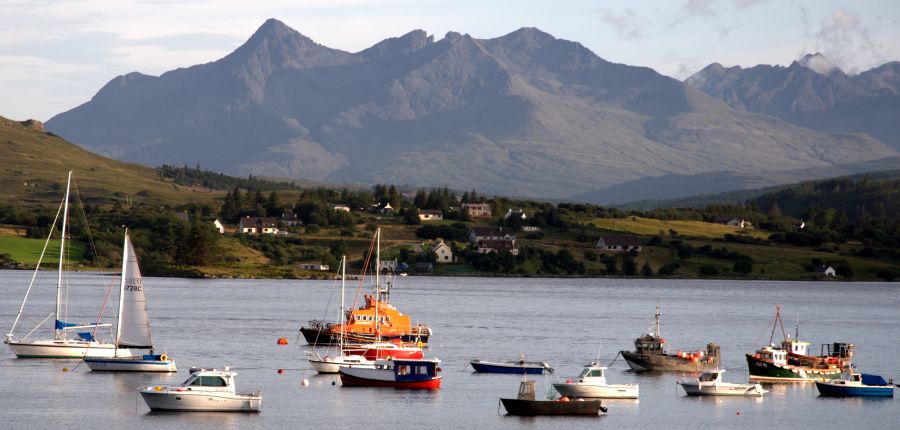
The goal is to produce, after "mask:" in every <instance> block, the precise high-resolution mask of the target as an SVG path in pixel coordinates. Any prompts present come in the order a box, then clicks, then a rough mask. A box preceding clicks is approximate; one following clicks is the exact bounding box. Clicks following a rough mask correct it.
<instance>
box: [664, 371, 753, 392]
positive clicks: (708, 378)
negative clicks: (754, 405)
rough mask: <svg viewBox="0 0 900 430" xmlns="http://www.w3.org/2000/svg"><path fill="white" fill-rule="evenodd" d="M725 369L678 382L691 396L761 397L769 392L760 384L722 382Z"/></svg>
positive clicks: (707, 372)
mask: <svg viewBox="0 0 900 430" xmlns="http://www.w3.org/2000/svg"><path fill="white" fill-rule="evenodd" d="M724 372H725V369H716V370H709V371H706V372H703V373H701V374H700V376H699V377H697V378H693V379H683V380H681V381H678V382H676V383H677V384H678V385H681V388H684V392H685V393H687V395H689V396H750V397H761V396H762V395H763V394H766V393H768V391H766V390H763V388H762V385H760V384H759V383H758V382H757V383H753V384H733V383H730V382H724V381H722V373H724Z"/></svg>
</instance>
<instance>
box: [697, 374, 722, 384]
mask: <svg viewBox="0 0 900 430" xmlns="http://www.w3.org/2000/svg"><path fill="white" fill-rule="evenodd" d="M718 375H719V374H718V373H715V372H704V373H703V374H701V375H700V381H701V382H712V381H715V380H716V377H717V376H718Z"/></svg>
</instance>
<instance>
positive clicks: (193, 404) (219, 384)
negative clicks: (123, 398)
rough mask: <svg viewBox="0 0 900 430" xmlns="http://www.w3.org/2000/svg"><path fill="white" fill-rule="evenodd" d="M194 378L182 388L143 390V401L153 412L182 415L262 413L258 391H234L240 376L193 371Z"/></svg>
mask: <svg viewBox="0 0 900 430" xmlns="http://www.w3.org/2000/svg"><path fill="white" fill-rule="evenodd" d="M190 372H191V376H190V377H189V378H188V379H187V380H186V381H184V383H183V384H181V385H169V386H159V385H157V386H154V387H147V388H142V389H140V393H141V397H143V398H144V402H146V403H147V407H149V408H150V410H151V411H182V412H259V409H260V406H261V404H262V395H260V393H259V391H255V392H248V393H239V392H236V391H235V388H234V377H235V375H237V373H235V372H232V371H231V370H230V369H229V368H227V367H226V368H225V369H223V370H216V369H201V368H196V367H194V368H191V370H190Z"/></svg>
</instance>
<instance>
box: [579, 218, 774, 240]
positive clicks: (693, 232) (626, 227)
mask: <svg viewBox="0 0 900 430" xmlns="http://www.w3.org/2000/svg"><path fill="white" fill-rule="evenodd" d="M591 224H593V225H595V226H597V227H599V228H602V229H606V230H611V231H621V232H625V233H633V234H637V235H641V236H653V235H661V236H666V235H668V234H669V230H670V229H671V230H675V231H677V232H678V234H679V235H681V236H689V237H701V238H721V237H722V236H724V235H725V234H727V233H730V234H746V235H750V236H753V237H758V238H760V239H765V238H767V237H769V234H770V233H767V232H763V231H758V230H742V229H738V228H734V227H729V226H727V225H724V224H713V223H709V222H703V221H665V220H658V219H650V218H641V217H628V218H595V219H593V220H592V221H591Z"/></svg>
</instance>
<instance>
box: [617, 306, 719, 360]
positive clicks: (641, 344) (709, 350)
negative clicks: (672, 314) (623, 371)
mask: <svg viewBox="0 0 900 430" xmlns="http://www.w3.org/2000/svg"><path fill="white" fill-rule="evenodd" d="M651 330H652V327H651V328H650V329H647V331H646V332H645V333H644V335H642V336H641V337H639V338H637V339H635V341H634V351H620V354H622V358H624V359H625V362H626V363H628V365H629V366H630V367H631V369H632V370H634V371H636V372H644V371H668V372H701V371H704V370H712V369H715V368H717V367H719V345H717V344H715V343H713V342H710V343H708V344H707V345H706V351H694V352H682V351H678V352H677V353H675V354H670V353H669V344H668V343H666V339H665V338H663V337H662V336H660V333H659V305H656V331H655V332H651Z"/></svg>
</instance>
